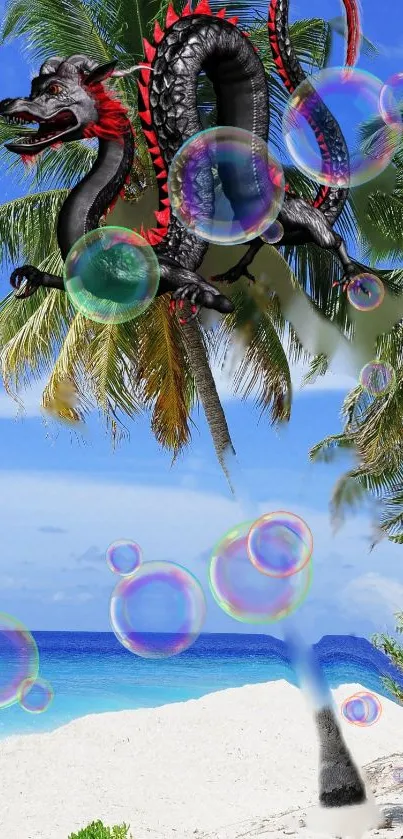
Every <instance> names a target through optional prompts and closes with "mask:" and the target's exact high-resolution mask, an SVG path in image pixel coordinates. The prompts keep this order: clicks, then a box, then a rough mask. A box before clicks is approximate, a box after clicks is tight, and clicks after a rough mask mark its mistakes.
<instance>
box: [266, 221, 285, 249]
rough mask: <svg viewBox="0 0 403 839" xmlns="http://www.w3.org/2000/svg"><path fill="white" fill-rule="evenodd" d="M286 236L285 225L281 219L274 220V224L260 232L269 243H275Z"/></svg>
mask: <svg viewBox="0 0 403 839" xmlns="http://www.w3.org/2000/svg"><path fill="white" fill-rule="evenodd" d="M283 236H284V227H283V225H282V224H281V222H280V221H273V224H271V225H270V227H268V228H267V230H264V231H263V233H261V234H260V238H261V239H263V241H264V242H266V244H268V245H275V244H276V243H277V242H280V241H281V239H282V238H283Z"/></svg>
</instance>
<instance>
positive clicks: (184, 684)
mask: <svg viewBox="0 0 403 839" xmlns="http://www.w3.org/2000/svg"><path fill="white" fill-rule="evenodd" d="M33 634H34V637H35V640H36V642H37V644H38V648H39V655H40V675H41V676H42V677H43V678H45V679H48V680H49V681H50V682H51V684H52V685H53V689H54V691H55V698H54V700H53V703H52V705H51V706H50V708H49V709H48V710H47V711H46V712H44V713H42V714H38V715H33V714H28V713H26V712H25V711H23V710H22V708H20V707H19V706H18V705H13V706H11V707H10V708H5V709H2V710H0V737H5V736H8V735H10V734H21V733H34V732H39V731H50V730H53V729H54V728H57V727H58V726H60V725H63V724H65V723H67V722H69V721H70V720H73V719H76V718H77V717H81V716H85V715H86V714H96V713H101V712H104V711H121V710H124V709H132V708H155V707H158V706H160V705H165V704H168V703H171V702H183V701H185V700H187V699H197V698H199V697H201V696H205V695H206V694H209V693H213V692H214V691H218V690H223V689H225V688H232V687H241V686H242V685H247V684H258V683H262V682H268V681H276V680H277V679H286V680H287V681H288V682H290V683H292V684H296V683H297V681H296V677H295V674H294V671H293V669H292V667H291V665H290V662H289V658H288V655H287V650H286V646H285V644H284V643H283V642H282V641H279V640H278V639H276V638H272V637H271V636H270V635H201V636H200V637H199V638H198V640H197V641H196V643H195V644H194V645H193V646H192V647H191V648H190V649H189V650H187V651H186V652H184V653H182V654H181V655H178V656H176V657H173V658H169V659H165V660H161V661H155V660H147V659H142V658H138V657H137V656H135V655H132V654H131V653H130V652H128V651H127V650H125V649H124V648H123V647H122V646H121V645H120V644H119V642H118V641H117V639H116V637H115V635H113V634H112V633H107V632H105V633H103V632H102V633H79V632H37V633H33ZM314 648H315V650H316V652H317V655H318V657H319V660H320V663H321V665H322V668H323V671H324V674H325V676H326V678H327V680H328V682H329V684H330V686H331V687H338V686H339V685H341V684H345V683H348V682H359V683H360V684H362V685H363V686H364V687H365V688H367V689H368V690H373V691H376V692H377V693H380V694H382V695H384V696H388V697H389V698H391V697H390V696H389V694H388V692H387V691H386V689H385V688H384V686H383V685H382V682H381V678H382V676H387V675H389V676H390V677H391V678H393V679H395V681H397V682H398V683H399V684H400V685H401V686H402V688H403V674H402V673H399V672H398V671H397V670H396V669H395V668H394V667H393V666H392V665H391V664H390V662H389V660H388V659H387V657H386V656H385V655H384V654H383V653H381V652H379V651H378V650H376V649H375V648H374V647H373V646H372V645H371V644H370V643H369V641H367V640H365V639H363V638H356V637H355V636H349V635H332V636H325V637H324V638H322V639H321V641H319V643H318V644H315V645H314Z"/></svg>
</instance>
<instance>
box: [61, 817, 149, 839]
mask: <svg viewBox="0 0 403 839" xmlns="http://www.w3.org/2000/svg"><path fill="white" fill-rule="evenodd" d="M68 839H133V837H132V835H131V834H129V827H128V826H127V825H126V824H120V825H118V824H115V825H114V827H105V825H104V824H103V823H102V822H101V821H97V822H92V823H91V824H89V825H88V827H83V829H82V830H79V832H78V833H71V834H70V836H69V837H68Z"/></svg>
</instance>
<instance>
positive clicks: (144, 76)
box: [139, 68, 152, 84]
mask: <svg viewBox="0 0 403 839" xmlns="http://www.w3.org/2000/svg"><path fill="white" fill-rule="evenodd" d="M151 70H152V68H150V69H149V70H142V71H141V73H140V77H139V78H140V81H141V82H144V84H148V82H149V81H150V75H151Z"/></svg>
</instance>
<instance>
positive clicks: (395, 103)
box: [379, 73, 403, 132]
mask: <svg viewBox="0 0 403 839" xmlns="http://www.w3.org/2000/svg"><path fill="white" fill-rule="evenodd" d="M402 106H403V73H394V75H393V76H390V77H389V79H388V80H387V81H386V82H385V84H384V85H383V87H382V90H381V92H380V95H379V110H380V112H381V117H382V119H383V120H384V122H386V123H387V125H390V126H391V127H392V128H394V129H395V130H396V131H400V132H401V131H402V130H403V122H402Z"/></svg>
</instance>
